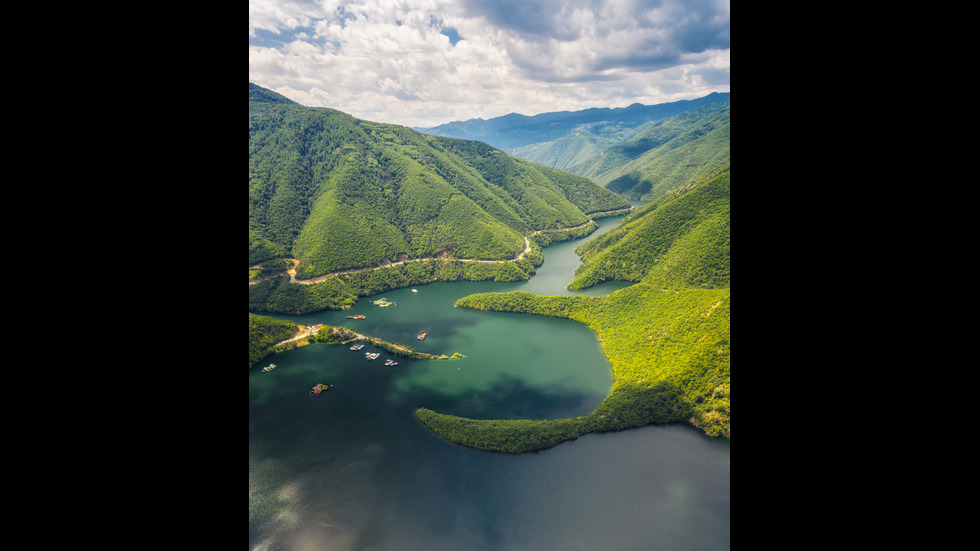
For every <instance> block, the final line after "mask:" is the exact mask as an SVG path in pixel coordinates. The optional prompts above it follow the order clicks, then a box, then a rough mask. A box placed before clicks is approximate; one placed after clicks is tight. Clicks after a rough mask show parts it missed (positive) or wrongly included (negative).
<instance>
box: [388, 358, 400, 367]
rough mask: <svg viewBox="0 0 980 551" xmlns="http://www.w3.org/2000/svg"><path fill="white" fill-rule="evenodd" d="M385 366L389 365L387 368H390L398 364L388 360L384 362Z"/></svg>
mask: <svg viewBox="0 0 980 551" xmlns="http://www.w3.org/2000/svg"><path fill="white" fill-rule="evenodd" d="M385 365H389V366H391V365H398V362H396V361H395V360H392V359H388V360H385Z"/></svg>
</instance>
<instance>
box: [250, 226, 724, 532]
mask: <svg viewBox="0 0 980 551" xmlns="http://www.w3.org/2000/svg"><path fill="white" fill-rule="evenodd" d="M600 223H601V224H602V228H600V230H599V232H602V231H606V230H608V229H610V228H612V227H614V226H615V224H617V223H618V219H607V220H602V221H600ZM597 234H598V233H597ZM597 234H593V236H590V237H586V238H584V239H582V240H577V241H574V242H567V243H557V244H554V245H552V246H551V247H548V248H546V249H545V264H544V265H543V266H542V267H541V268H540V269H539V270H538V274H537V275H535V277H533V278H532V279H531V281H529V282H520V283H507V284H500V283H491V282H460V283H435V284H431V285H423V286H418V287H416V288H415V289H416V290H417V292H414V293H413V292H412V290H411V289H399V290H396V291H392V292H389V293H385V294H384V295H381V296H384V297H385V298H387V299H388V300H390V301H394V302H395V306H390V307H387V308H380V307H378V306H376V305H374V304H372V303H371V301H372V300H375V299H376V298H379V297H372V298H365V299H361V301H360V302H359V303H358V304H357V305H356V306H355V307H354V308H353V309H352V310H348V311H344V312H322V313H319V314H310V315H306V316H282V317H285V318H286V319H292V320H293V321H296V322H298V323H306V324H311V323H326V324H330V325H345V326H348V327H351V328H354V329H356V330H358V331H359V332H362V333H365V334H369V335H372V336H376V337H379V338H382V339H385V340H389V341H394V342H402V343H405V344H409V345H410V346H413V347H415V348H416V349H418V350H421V351H424V352H430V353H445V354H452V353H453V352H460V353H462V354H465V355H466V358H464V359H461V360H452V361H419V360H407V359H405V358H400V357H394V359H395V360H396V361H398V362H399V365H397V366H394V367H386V366H385V365H384V361H385V359H386V358H388V357H390V356H389V355H388V354H387V353H384V352H382V355H381V357H380V358H378V359H377V360H373V361H367V360H366V359H365V358H364V352H366V351H369V350H371V349H372V348H371V347H370V346H368V347H365V349H364V350H362V351H357V352H355V351H351V350H349V349H348V348H347V347H344V346H339V345H311V346H306V347H302V348H299V349H296V350H293V351H290V352H287V353H284V354H279V355H276V356H274V357H270V358H269V359H268V360H267V363H268V362H275V363H276V364H277V366H278V367H277V369H276V370H274V371H272V372H269V373H264V372H262V371H261V370H260V369H259V367H261V366H262V365H265V364H260V366H257V367H256V368H253V369H251V370H250V372H249V549H250V550H252V549H256V550H270V551H271V550H274V549H275V550H278V549H282V550H294V549H295V550H315V549H318V550H355V549H364V550H367V549H380V550H414V549H419V550H423V549H424V550H441V549H445V550H497V549H500V550H549V549H555V550H559V549H561V550H569V549H583V550H585V549H587V550H597V549H620V550H633V549H636V550H640V549H644V550H646V549H685V550H686V549H728V548H729V541H730V540H729V527H730V519H729V510H730V503H729V499H730V488H729V478H730V444H729V442H728V441H725V440H713V439H710V438H707V437H705V436H704V435H702V434H700V433H699V432H697V431H696V430H694V429H692V428H689V427H685V426H667V427H657V426H651V427H643V428H640V429H633V430H629V431H623V432H617V433H609V434H589V435H586V436H583V437H582V438H579V439H578V440H575V441H572V442H566V443H563V444H561V445H559V446H557V447H555V448H552V449H549V450H544V451H541V452H535V453H529V454H523V455H518V456H513V455H504V454H494V453H488V452H480V451H476V450H471V449H468V448H464V447H461V446H457V445H455V444H452V443H449V442H446V441H444V440H442V439H441V438H439V437H437V436H435V435H433V434H432V433H431V432H429V431H428V430H427V429H425V427H423V426H422V425H421V424H420V423H418V421H417V420H416V419H415V418H414V415H413V411H414V410H415V408H417V407H420V406H424V407H428V408H430V409H433V410H436V411H441V412H448V413H454V414H457V415H463V416H467V417H476V418H533V419H545V418H561V417H570V416H575V415H582V414H585V413H588V412H589V411H592V410H593V409H594V408H595V406H596V405H598V404H599V402H601V401H602V399H603V398H605V396H606V395H607V393H608V391H609V388H610V386H611V384H612V376H611V371H610V367H609V363H608V362H607V361H606V359H605V357H604V356H603V354H602V351H601V349H600V348H599V343H598V342H597V339H596V335H595V333H593V332H592V331H591V330H589V329H588V328H586V327H584V326H582V325H580V324H577V323H574V322H571V321H568V320H558V319H551V318H544V317H538V316H529V315H521V314H507V313H491V312H477V311H472V310H464V309H457V308H453V303H454V302H455V301H456V300H457V299H458V298H460V297H462V296H465V295H468V294H472V293H475V292H484V291H508V290H515V289H523V290H528V291H531V292H535V293H539V294H577V293H572V292H569V291H566V290H565V289H564V285H565V284H567V283H568V281H570V280H571V278H572V275H573V273H574V269H575V267H577V266H578V257H577V256H576V255H575V254H574V252H573V251H572V249H573V248H574V247H576V246H578V245H580V244H581V243H583V242H585V241H586V240H588V239H590V238H592V237H594V236H595V235H597ZM623 286H625V285H624V284H621V283H619V284H617V283H610V284H606V285H605V286H604V288H600V289H591V290H588V291H587V292H585V293H582V294H593V295H595V294H603V293H608V292H612V291H614V290H616V289H617V288H622V287H623ZM356 314H364V315H365V316H366V319H364V320H347V319H346V316H348V315H356ZM419 331H427V332H428V336H427V338H426V339H425V340H424V341H417V340H416V339H415V336H416V335H417V334H418V332H419ZM317 383H327V384H330V385H332V387H331V389H330V390H328V391H325V392H324V393H323V394H322V395H321V396H319V397H313V396H310V395H309V390H310V388H311V387H313V385H315V384H317Z"/></svg>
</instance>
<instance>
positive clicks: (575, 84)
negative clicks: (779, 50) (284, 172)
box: [249, 0, 730, 126]
mask: <svg viewBox="0 0 980 551" xmlns="http://www.w3.org/2000/svg"><path fill="white" fill-rule="evenodd" d="M552 5H553V4H551V3H547V2H544V1H541V2H532V1H531V0H519V1H517V2H512V3H510V4H509V5H508V4H507V3H506V2H504V1H503V0H498V1H497V2H484V1H483V0H350V1H345V0H309V1H304V0H292V1H283V0H275V1H273V0H250V1H249V81H250V82H254V83H256V84H259V85H260V86H265V87H268V88H270V89H273V90H275V91H276V92H279V93H281V94H283V95H285V96H287V97H289V98H291V99H293V100H295V101H298V102H299V103H302V104H304V105H310V106H322V107H332V108H335V109H339V110H341V111H344V112H346V113H350V114H351V115H354V116H355V117H359V118H364V119H368V120H374V121H379V122H391V123H396V124H405V125H411V126H433V125H436V124H440V123H443V122H447V121H450V120H457V119H468V118H473V117H482V118H488V117H494V116H499V115H503V114H506V113H509V112H519V113H525V114H534V113H540V112H543V111H555V110H563V109H582V108H586V107H596V106H610V107H618V106H624V105H628V104H630V103H634V102H641V103H648V104H650V103H661V102H664V101H673V100H676V99H684V98H693V97H699V96H703V95H705V94H707V93H709V92H712V91H728V89H729V86H728V82H727V78H726V77H727V74H728V70H729V64H730V62H729V59H730V58H729V55H728V52H729V49H728V33H729V31H728V27H729V23H728V19H729V16H728V6H729V3H728V1H727V0H722V1H720V2H714V1H713V0H712V1H703V2H698V3H697V5H698V6H699V7H700V11H696V12H690V11H684V10H685V5H687V4H685V3H682V2H680V1H679V0H657V1H655V2H651V1H644V0H635V1H633V0H631V1H611V0H608V1H607V0H578V1H576V0H568V1H567V2H565V3H563V4H562V7H561V8H560V9H557V10H556V9H552V8H550V6H552ZM449 28H452V29H455V30H456V31H457V32H458V34H459V36H460V37H461V38H462V40H460V41H458V42H457V43H456V44H455V45H453V44H452V43H451V42H450V39H449V37H448V36H446V35H445V34H443V33H442V31H444V30H445V29H449ZM720 35H724V36H720Z"/></svg>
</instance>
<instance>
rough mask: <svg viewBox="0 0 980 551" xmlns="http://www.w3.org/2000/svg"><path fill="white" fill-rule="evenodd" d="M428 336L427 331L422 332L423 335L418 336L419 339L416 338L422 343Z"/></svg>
mask: <svg viewBox="0 0 980 551" xmlns="http://www.w3.org/2000/svg"><path fill="white" fill-rule="evenodd" d="M426 335H428V333H426V332H425V331H422V332H421V333H419V336H418V337H416V338H417V339H418V340H420V341H424V340H425V336H426Z"/></svg>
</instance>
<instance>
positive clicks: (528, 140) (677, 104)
mask: <svg viewBox="0 0 980 551" xmlns="http://www.w3.org/2000/svg"><path fill="white" fill-rule="evenodd" d="M730 99H731V93H730V92H725V93H718V92H714V93H711V94H708V95H707V96H704V97H702V98H698V99H693V100H681V101H674V102H669V103H660V104H657V105H643V104H640V103H634V104H633V105H630V106H629V107H619V108H609V107H596V108H591V109H583V110H580V111H555V112H551V113H541V114H538V115H530V116H529V115H521V114H517V113H511V114H509V115H504V116H502V117H495V118H492V119H469V120H466V121H454V122H450V123H446V124H441V125H439V126H433V127H431V128H416V130H418V131H420V132H424V133H426V134H432V135H435V136H447V137H452V138H461V139H465V140H478V141H481V142H484V143H488V144H490V145H492V146H494V147H497V148H500V149H503V150H505V151H507V152H508V153H514V151H513V150H514V149H517V148H520V147H523V146H527V145H530V144H536V143H542V142H549V141H552V140H557V139H559V138H563V137H565V136H567V135H569V134H570V133H572V132H573V131H575V130H586V129H588V130H590V131H593V132H597V133H601V132H602V131H603V129H608V128H619V129H620V131H622V130H624V129H636V128H638V127H640V126H641V125H643V124H646V123H649V122H653V121H659V120H664V119H666V118H669V117H672V116H674V115H677V114H679V113H683V112H685V111H690V110H691V109H695V108H697V107H701V106H702V105H708V104H711V103H718V102H723V101H728V100H730ZM607 132H608V131H607ZM621 141H625V140H621Z"/></svg>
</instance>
